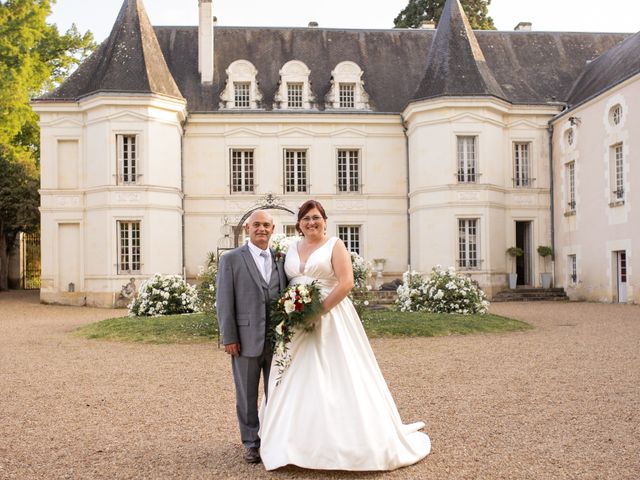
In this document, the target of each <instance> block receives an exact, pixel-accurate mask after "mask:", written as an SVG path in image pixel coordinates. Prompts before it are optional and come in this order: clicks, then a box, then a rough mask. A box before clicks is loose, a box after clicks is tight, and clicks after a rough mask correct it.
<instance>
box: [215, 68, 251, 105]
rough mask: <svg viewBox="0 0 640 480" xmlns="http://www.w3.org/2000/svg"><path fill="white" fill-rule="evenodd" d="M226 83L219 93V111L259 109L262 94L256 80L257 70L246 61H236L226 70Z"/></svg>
mask: <svg viewBox="0 0 640 480" xmlns="http://www.w3.org/2000/svg"><path fill="white" fill-rule="evenodd" d="M226 73H227V81H226V83H225V86H224V90H222V92H221V93H220V104H219V107H220V109H221V110H226V109H233V108H244V109H246V108H250V109H252V110H256V109H259V108H261V102H262V93H261V92H260V89H259V88H258V81H257V79H256V77H257V75H258V70H256V67H254V66H253V64H252V63H251V62H249V61H247V60H236V61H235V62H233V63H231V65H229V68H227V70H226Z"/></svg>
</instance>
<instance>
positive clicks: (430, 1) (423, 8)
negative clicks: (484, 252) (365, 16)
mask: <svg viewBox="0 0 640 480" xmlns="http://www.w3.org/2000/svg"><path fill="white" fill-rule="evenodd" d="M445 3H446V0H409V3H408V4H407V6H406V7H405V8H404V9H403V10H402V11H401V12H400V13H399V14H398V16H397V17H396V18H395V19H394V21H393V23H394V26H395V27H396V28H418V27H420V26H421V25H422V24H423V23H424V22H426V21H433V22H435V23H436V25H437V23H438V22H439V21H440V17H441V16H442V10H443V8H444V4H445ZM460 3H461V4H462V8H463V9H464V12H465V13H466V14H467V18H468V19H469V23H470V24H471V28H473V29H474V30H495V28H496V27H495V26H494V25H493V19H492V18H491V17H490V16H489V5H490V4H491V0H460Z"/></svg>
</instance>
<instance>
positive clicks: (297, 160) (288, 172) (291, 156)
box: [284, 150, 307, 193]
mask: <svg viewBox="0 0 640 480" xmlns="http://www.w3.org/2000/svg"><path fill="white" fill-rule="evenodd" d="M284 191H285V193H306V192H307V151H306V150H285V151H284Z"/></svg>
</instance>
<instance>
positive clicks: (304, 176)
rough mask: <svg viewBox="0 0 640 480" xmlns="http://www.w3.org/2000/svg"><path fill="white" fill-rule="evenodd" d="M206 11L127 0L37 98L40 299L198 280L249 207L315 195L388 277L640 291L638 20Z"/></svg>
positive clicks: (451, 11) (593, 292) (598, 296)
mask: <svg viewBox="0 0 640 480" xmlns="http://www.w3.org/2000/svg"><path fill="white" fill-rule="evenodd" d="M193 3H194V5H193V8H196V5H195V0H194V2H193ZM198 8H199V14H200V17H199V18H200V21H199V25H198V26H197V27H171V26H157V27H154V26H152V25H151V24H150V22H149V19H148V17H147V14H146V12H145V10H144V6H143V4H142V1H141V0H125V1H124V3H123V5H122V9H121V11H120V13H119V15H118V18H117V19H116V21H115V24H114V26H113V30H112V32H111V35H110V36H109V38H108V39H107V40H105V41H104V42H103V43H102V45H100V47H99V48H98V49H97V50H96V52H95V53H94V54H93V55H92V56H91V57H90V58H89V59H87V60H86V61H85V62H84V63H83V64H82V65H81V66H80V67H79V68H78V70H77V71H76V72H75V73H74V74H73V75H72V76H71V77H70V78H69V79H68V80H67V81H66V82H65V83H64V84H62V85H61V86H60V87H59V88H58V89H56V90H54V91H53V92H51V93H49V94H46V95H44V96H42V97H40V98H37V99H35V100H34V101H33V104H32V105H33V109H34V110H35V111H36V112H37V113H38V115H39V116H40V126H41V135H42V137H41V139H42V142H41V148H42V157H41V169H42V185H41V187H42V189H41V197H42V205H41V212H42V229H41V232H42V288H41V299H42V301H44V302H55V303H65V304H76V305H84V304H86V305H96V306H112V305H114V304H115V303H116V302H117V301H118V296H119V294H120V292H121V289H122V287H123V285H125V284H127V283H129V281H130V279H131V278H133V279H135V281H136V283H137V284H138V285H139V284H140V282H141V281H142V280H144V279H146V278H147V277H149V276H151V275H152V274H153V273H156V272H160V273H166V274H183V275H185V276H186V277H187V278H188V279H190V280H194V279H195V277H196V276H197V273H198V267H199V266H200V265H202V264H204V262H205V259H206V255H207V252H210V251H214V252H215V251H217V249H219V248H228V247H232V246H233V245H234V244H235V243H237V242H240V241H242V238H241V236H240V232H239V230H238V228H237V226H238V224H240V223H241V221H242V219H243V218H244V217H245V216H246V214H247V213H248V212H250V211H251V210H252V209H254V208H256V207H257V206H260V205H262V206H267V207H271V208H272V210H271V212H272V213H273V215H274V218H275V221H276V224H277V231H279V232H282V233H291V232H292V231H293V225H294V223H295V218H294V216H293V215H292V214H291V213H289V212H288V211H287V210H289V211H296V210H297V207H298V206H299V205H300V204H301V203H302V202H303V201H304V200H306V199H309V198H314V199H317V200H319V201H320V202H322V203H323V205H324V206H325V208H326V210H327V213H328V215H329V221H328V230H329V234H331V235H337V236H339V237H340V238H342V239H343V240H344V241H345V243H346V244H347V246H348V248H350V249H351V250H354V251H357V252H358V253H360V254H361V255H362V256H364V257H365V258H366V259H368V260H373V259H385V261H386V262H385V264H384V275H385V277H386V278H397V277H400V276H401V274H402V272H404V271H405V270H406V269H407V268H408V266H409V265H410V267H411V269H413V270H417V271H421V272H425V273H426V272H429V271H430V269H431V267H432V266H434V265H436V264H441V265H445V266H448V265H453V266H455V267H456V268H457V269H459V270H461V271H462V272H464V273H467V274H469V275H471V276H472V277H473V278H474V279H476V280H477V281H478V282H479V283H480V285H481V286H482V287H483V289H484V290H485V291H486V292H487V294H488V295H489V296H490V297H491V296H492V295H494V294H495V293H497V292H499V291H500V290H504V289H506V288H508V284H507V274H508V273H511V272H517V274H518V279H517V283H518V285H531V286H539V285H540V273H543V272H549V273H552V274H553V283H554V285H556V286H560V287H564V288H565V290H566V291H567V294H568V295H569V296H570V297H571V298H572V299H586V300H594V301H602V302H635V303H640V222H639V219H640V217H638V211H639V210H640V153H639V152H640V135H638V132H640V33H636V34H635V35H632V34H617V33H616V34H614V33H569V32H535V31H531V29H530V28H529V26H527V25H526V24H524V25H523V24H520V25H519V26H518V27H517V28H516V30H515V31H511V32H504V31H473V30H472V29H471V28H470V26H469V22H468V20H467V18H466V16H465V14H464V12H463V10H462V8H461V6H460V4H459V1H458V0H448V1H447V2H446V5H445V7H444V13H443V15H442V18H441V20H440V22H439V24H438V27H437V29H428V28H424V29H409V30H407V29H392V30H356V29H325V28H319V27H317V26H313V25H311V24H310V26H309V27H308V28H257V27H223V26H218V25H216V22H215V21H214V16H213V15H214V11H213V4H212V1H211V0H200V1H199V2H198ZM632 132H636V134H635V135H633V134H632ZM512 246H517V247H519V248H521V249H522V251H523V253H524V254H523V255H522V256H521V257H517V258H511V257H509V256H508V255H507V254H506V253H505V252H506V250H507V248H509V247H512ZM538 246H548V247H551V248H552V249H553V252H554V256H553V258H551V257H547V258H543V257H541V256H540V255H539V254H538V253H537V247H538ZM635 272H638V274H637V275H634V273H635Z"/></svg>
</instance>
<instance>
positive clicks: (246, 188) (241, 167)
mask: <svg viewBox="0 0 640 480" xmlns="http://www.w3.org/2000/svg"><path fill="white" fill-rule="evenodd" d="M231 192H232V193H238V192H242V193H252V192H253V150H235V149H234V150H231Z"/></svg>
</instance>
